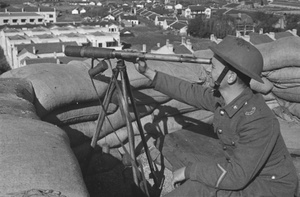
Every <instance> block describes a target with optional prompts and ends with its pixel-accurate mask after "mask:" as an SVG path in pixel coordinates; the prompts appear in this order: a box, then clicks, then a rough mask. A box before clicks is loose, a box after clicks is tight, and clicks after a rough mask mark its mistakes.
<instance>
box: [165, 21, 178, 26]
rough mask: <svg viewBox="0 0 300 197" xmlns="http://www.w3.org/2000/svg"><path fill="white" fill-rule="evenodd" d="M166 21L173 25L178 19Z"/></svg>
mask: <svg viewBox="0 0 300 197" xmlns="http://www.w3.org/2000/svg"><path fill="white" fill-rule="evenodd" d="M166 22H167V25H171V24H173V23H175V22H176V21H175V20H167V21H166Z"/></svg>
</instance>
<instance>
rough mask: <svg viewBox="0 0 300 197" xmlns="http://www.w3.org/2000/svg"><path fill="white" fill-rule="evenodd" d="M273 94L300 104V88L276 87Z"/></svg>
mask: <svg viewBox="0 0 300 197" xmlns="http://www.w3.org/2000/svg"><path fill="white" fill-rule="evenodd" d="M272 92H273V94H274V95H275V96H276V97H278V98H280V99H283V100H287V101H290V102H296V103H299V102H300V87H292V88H278V87H275V86H274V87H273V89H272Z"/></svg>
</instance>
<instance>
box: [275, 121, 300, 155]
mask: <svg viewBox="0 0 300 197" xmlns="http://www.w3.org/2000/svg"><path fill="white" fill-rule="evenodd" d="M278 120H279V123H280V131H281V134H282V137H283V139H284V142H285V144H286V146H287V148H288V150H289V151H290V152H292V150H297V151H298V153H299V150H300V143H299V139H300V132H299V131H300V124H299V123H297V122H288V121H285V120H283V119H281V118H278Z"/></svg>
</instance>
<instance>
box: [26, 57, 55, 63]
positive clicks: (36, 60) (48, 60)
mask: <svg viewBox="0 0 300 197" xmlns="http://www.w3.org/2000/svg"><path fill="white" fill-rule="evenodd" d="M24 61H25V62H26V65H30V64H42V63H57V59H55V58H45V57H44V58H34V59H26V60H24Z"/></svg>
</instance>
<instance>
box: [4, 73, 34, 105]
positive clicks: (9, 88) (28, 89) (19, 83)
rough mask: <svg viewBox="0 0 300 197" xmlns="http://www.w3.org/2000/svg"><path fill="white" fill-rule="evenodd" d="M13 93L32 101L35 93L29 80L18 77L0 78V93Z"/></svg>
mask: <svg viewBox="0 0 300 197" xmlns="http://www.w3.org/2000/svg"><path fill="white" fill-rule="evenodd" d="M8 94H10V95H15V96H16V97H19V98H22V99H25V100H27V101H29V102H31V103H33V101H34V98H35V95H34V90H33V87H32V84H31V82H30V81H28V80H25V79H20V78H3V79H2V78H0V95H8Z"/></svg>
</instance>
